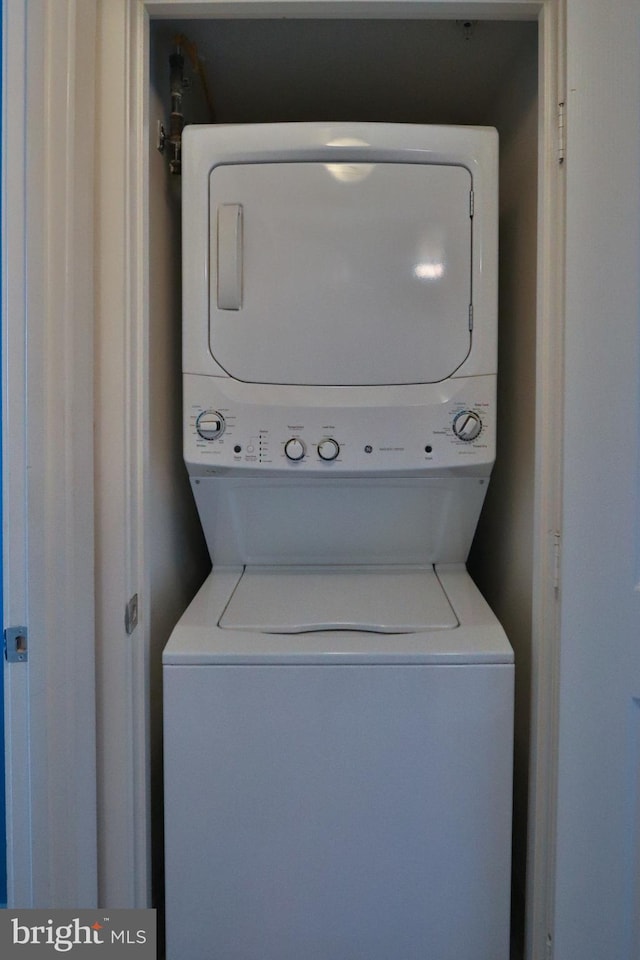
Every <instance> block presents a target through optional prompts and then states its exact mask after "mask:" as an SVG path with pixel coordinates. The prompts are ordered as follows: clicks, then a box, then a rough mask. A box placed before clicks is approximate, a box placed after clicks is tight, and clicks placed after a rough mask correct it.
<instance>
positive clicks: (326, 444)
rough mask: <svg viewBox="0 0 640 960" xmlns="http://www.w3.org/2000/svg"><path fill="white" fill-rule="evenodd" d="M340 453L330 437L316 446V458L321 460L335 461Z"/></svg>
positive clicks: (338, 446) (334, 441)
mask: <svg viewBox="0 0 640 960" xmlns="http://www.w3.org/2000/svg"><path fill="white" fill-rule="evenodd" d="M339 453H340V445H339V443H337V441H336V440H332V439H331V437H325V439H324V440H321V441H320V443H319V444H318V456H319V457H320V459H321V460H335V459H336V457H337V456H338V454H339Z"/></svg>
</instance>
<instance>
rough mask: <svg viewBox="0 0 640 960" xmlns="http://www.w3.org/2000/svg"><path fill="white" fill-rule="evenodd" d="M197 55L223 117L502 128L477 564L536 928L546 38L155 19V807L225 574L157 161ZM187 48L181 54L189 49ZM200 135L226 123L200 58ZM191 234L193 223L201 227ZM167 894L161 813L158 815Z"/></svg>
mask: <svg viewBox="0 0 640 960" xmlns="http://www.w3.org/2000/svg"><path fill="white" fill-rule="evenodd" d="M181 35H182V36H184V37H186V38H187V40H188V41H190V42H192V43H196V44H197V50H198V54H199V56H200V58H201V60H202V64H203V68H204V71H205V73H206V77H207V84H208V87H209V90H210V92H211V95H212V100H213V104H214V107H215V120H216V122H219V123H257V122H276V121H298V120H301V121H314V120H330V121H386V122H398V123H399V122H402V123H418V124H456V125H474V126H494V127H496V128H497V130H498V133H499V137H500V207H499V211H500V212H499V236H500V244H499V250H500V257H499V320H498V331H499V358H498V423H497V453H496V464H495V467H494V470H493V474H492V480H491V483H490V485H489V491H488V494H487V497H486V500H485V504H484V508H483V512H482V515H481V519H480V523H479V526H478V530H477V533H476V536H475V539H474V543H473V546H472V550H471V554H470V557H469V564H468V568H469V571H470V573H471V574H472V576H473V578H474V580H475V582H476V583H477V584H478V586H479V587H480V589H481V590H482V592H483V593H484V595H485V597H486V598H487V600H488V601H489V603H490V605H491V607H492V608H493V610H494V612H495V613H496V615H497V617H498V618H499V620H500V622H501V623H502V626H503V627H504V629H505V631H506V634H507V636H508V637H509V641H510V643H511V645H512V647H513V649H514V651H515V662H516V672H515V676H516V707H515V709H516V720H515V783H514V857H513V872H514V901H513V903H514V919H513V929H514V933H515V935H516V939H518V937H519V936H521V934H522V924H523V919H522V911H523V898H524V881H525V853H526V842H527V835H526V816H527V793H528V762H529V733H530V731H529V713H530V694H529V691H530V665H531V660H532V648H531V636H532V631H531V612H532V589H533V586H532V580H533V511H534V462H535V420H536V411H535V403H536V382H535V362H536V316H537V305H536V284H537V277H536V261H537V199H538V198H537V165H538V142H537V136H538V88H537V67H538V37H537V24H536V23H532V22H524V21H522V22H489V21H476V22H473V21H464V22H458V21H442V20H441V21H428V20H409V19H399V20H382V19H374V20H371V19H367V20H356V19H354V20H329V19H327V20H311V19H272V20H255V19H238V20H216V19H212V20H180V21H177V20H176V21H168V20H157V21H152V22H151V57H150V60H151V88H150V98H149V104H148V116H149V137H150V142H149V177H148V202H149V250H150V261H149V275H148V283H149V342H148V348H147V349H148V370H149V396H148V410H149V435H150V437H152V440H153V442H151V443H150V444H149V473H148V481H147V482H148V484H149V492H150V496H151V503H152V517H153V520H152V523H151V524H149V529H148V530H147V532H146V537H147V539H148V546H149V557H150V558H151V564H152V566H151V570H150V572H149V576H150V601H149V609H150V637H151V645H152V649H151V664H152V667H151V730H152V741H153V746H152V770H151V777H152V786H153V789H152V796H153V797H154V798H156V799H157V798H159V797H160V796H161V782H162V770H161V759H160V758H161V726H162V700H161V673H160V670H161V653H162V649H163V647H164V645H165V643H166V641H167V639H168V637H169V634H170V632H171V630H172V628H173V627H174V625H175V623H176V621H177V619H178V617H179V616H180V615H181V613H182V611H183V610H184V608H185V607H186V605H187V604H188V602H189V601H190V600H191V598H192V596H193V594H194V593H195V592H196V589H197V588H198V587H199V586H200V584H201V583H202V581H203V580H204V579H205V577H206V576H207V574H208V572H209V569H210V561H209V555H208V552H207V549H206V546H205V543H204V539H203V535H202V532H201V528H200V524H199V522H198V519H197V516H196V512H195V506H194V503H193V499H192V494H191V490H190V488H189V483H188V479H187V474H186V471H185V468H184V464H183V459H182V410H181V389H182V388H181V307H180V304H181V284H180V276H181V256H182V246H181V219H180V212H181V211H180V206H181V196H180V195H181V184H180V177H179V176H176V175H175V174H171V173H170V172H169V156H168V154H167V150H165V152H164V154H163V153H161V152H160V150H158V149H157V147H158V142H159V139H161V137H160V134H159V127H160V125H163V126H164V127H165V129H166V128H167V127H168V121H169V109H170V94H169V57H170V55H171V54H172V53H173V52H174V51H175V47H176V37H177V36H181ZM183 52H185V51H184V49H183ZM185 74H186V76H187V77H188V78H189V85H188V86H186V87H185V88H184V91H183V99H182V106H183V113H184V117H185V121H186V122H187V123H209V122H211V120H212V117H211V114H210V110H209V106H208V104H207V101H206V97H205V96H204V95H203V88H202V86H201V82H200V79H199V77H198V76H197V73H196V72H195V71H194V69H193V65H192V63H191V62H190V60H189V58H188V56H185ZM186 229H188V226H187V227H186ZM153 818H154V839H153V842H152V843H153V858H154V875H155V882H156V885H157V887H156V889H157V895H158V896H161V892H160V891H161V884H162V841H161V836H162V834H161V822H162V810H161V806H160V804H159V802H158V803H157V804H156V808H155V810H154V811H153Z"/></svg>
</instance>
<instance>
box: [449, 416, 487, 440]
mask: <svg viewBox="0 0 640 960" xmlns="http://www.w3.org/2000/svg"><path fill="white" fill-rule="evenodd" d="M481 430H482V420H481V419H480V414H478V413H476V411H475V410H462V411H461V412H460V413H458V414H457V415H456V417H455V419H454V421H453V432H454V433H455V435H456V437H457V438H458V440H466V441H467V442H468V441H470V440H475V439H476V437H477V436H478V434H479V433H480V431H481Z"/></svg>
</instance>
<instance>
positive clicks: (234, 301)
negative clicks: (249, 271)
mask: <svg viewBox="0 0 640 960" xmlns="http://www.w3.org/2000/svg"><path fill="white" fill-rule="evenodd" d="M217 276H218V309H219V310H239V309H240V307H241V306H242V204H241V203H222V204H220V205H219V207H218V263H217Z"/></svg>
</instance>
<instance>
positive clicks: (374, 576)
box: [163, 563, 513, 666]
mask: <svg viewBox="0 0 640 960" xmlns="http://www.w3.org/2000/svg"><path fill="white" fill-rule="evenodd" d="M341 577H344V580H341V579H340V578H341ZM247 584H249V585H251V586H249V588H248V591H247V593H246V594H244V596H243V593H244V590H243V589H240V588H241V587H243V585H244V586H245V587H246V586H247ZM301 584H302V586H301ZM381 584H384V589H383V590H379V587H380V585H381ZM254 585H257V586H255V588H254ZM387 589H389V593H388V594H387ZM294 592H297V594H298V595H297V597H294ZM238 593H239V594H240V596H239V598H238ZM376 593H379V595H378V596H375V597H374V594H376ZM372 597H373V600H372ZM387 597H388V601H389V603H388V609H386V610H384V611H382V609H381V608H382V605H383V603H384V601H385V600H386V599H387ZM336 599H337V601H338V606H337V607H333V606H332V602H333V601H334V600H336ZM234 601H237V608H236V607H235V604H234ZM367 602H373V604H374V606H375V611H376V613H377V614H378V621H379V622H377V624H374V623H373V621H374V620H376V618H375V617H373V616H372V615H371V611H369V610H367V609H366V606H367ZM363 608H364V609H363ZM338 611H339V613H340V616H337V613H338ZM332 620H333V621H334V622H337V621H340V622H341V624H342V623H343V622H344V623H348V622H351V623H352V624H353V623H354V622H355V621H358V620H364V621H367V620H369V621H371V623H370V624H368V626H372V625H373V627H374V629H367V630H358V629H355V628H344V627H343V626H342V625H340V626H339V627H337V628H335V629H320V627H322V626H323V625H325V626H326V625H327V624H328V623H329V621H332ZM225 621H226V622H225ZM321 621H325V623H324V624H323V623H321ZM279 625H282V626H283V628H284V629H283V630H278V629H277V627H278V626H279ZM376 626H377V627H378V629H375V627H376ZM380 626H382V627H383V630H381V629H380ZM163 663H164V664H165V666H168V665H171V664H173V665H178V666H185V665H191V666H193V665H196V664H216V663H217V664H222V665H224V664H232V663H238V664H265V663H270V664H274V663H281V664H303V663H306V664H311V663H316V664H325V665H326V664H356V663H360V664H362V663H368V664H374V663H379V664H393V663H431V664H437V663H441V664H458V665H464V664H469V663H484V664H506V665H510V664H512V663H513V652H512V650H511V647H510V646H509V644H508V642H507V639H506V637H505V635H504V631H503V630H502V627H501V626H500V624H499V623H498V622H497V620H496V618H495V616H494V614H493V613H492V611H491V609H490V608H489V606H488V604H487V602H486V600H485V599H484V598H483V596H482V594H481V593H480V591H479V590H478V588H477V587H476V586H475V584H474V583H473V581H472V579H471V577H470V576H469V574H468V573H467V571H466V568H465V566H464V564H461V563H460V564H443V565H439V566H438V567H436V569H435V570H434V569H433V568H429V567H425V566H419V567H417V568H415V567H411V566H406V567H399V568H398V569H395V570H394V569H392V568H388V567H383V568H382V569H379V568H378V567H377V566H375V565H373V566H371V567H370V568H369V572H367V570H366V568H364V567H356V568H353V567H350V566H345V567H342V568H337V567H334V568H329V569H327V568H326V567H320V568H318V567H297V568H295V569H291V568H288V567H283V568H279V567H249V568H243V567H229V568H225V567H219V568H214V571H213V573H211V574H210V576H209V577H208V578H207V580H206V581H205V583H204V584H203V586H202V587H201V588H200V590H199V592H198V593H197V594H196V596H195V598H194V600H193V601H192V603H191V604H190V606H189V607H188V608H187V610H186V611H185V613H184V614H183V615H182V617H181V619H180V621H179V623H178V624H177V626H176V628H175V630H174V631H173V634H172V635H171V638H170V640H169V642H168V644H167V646H166V647H165V650H164V654H163Z"/></svg>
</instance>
